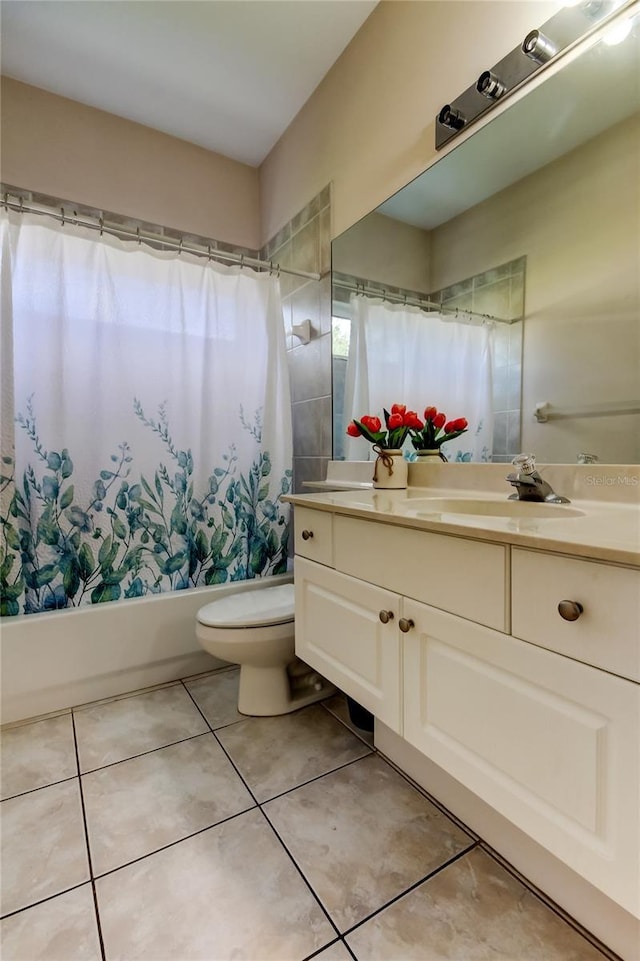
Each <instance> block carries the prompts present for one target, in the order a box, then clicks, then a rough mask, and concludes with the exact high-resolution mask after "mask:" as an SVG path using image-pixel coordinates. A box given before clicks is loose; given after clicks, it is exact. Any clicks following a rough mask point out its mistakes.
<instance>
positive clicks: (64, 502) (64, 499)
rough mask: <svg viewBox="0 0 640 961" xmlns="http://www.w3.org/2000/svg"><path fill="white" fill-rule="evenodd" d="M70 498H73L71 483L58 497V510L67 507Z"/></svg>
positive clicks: (70, 500)
mask: <svg viewBox="0 0 640 961" xmlns="http://www.w3.org/2000/svg"><path fill="white" fill-rule="evenodd" d="M72 500H73V484H69V486H68V487H67V489H66V491H65V492H64V494H63V495H62V497H61V498H60V510H64V509H65V507H68V506H69V504H70V503H71V502H72Z"/></svg>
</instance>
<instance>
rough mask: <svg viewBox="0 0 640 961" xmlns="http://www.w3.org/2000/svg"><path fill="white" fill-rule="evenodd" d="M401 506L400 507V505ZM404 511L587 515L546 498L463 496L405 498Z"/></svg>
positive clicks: (417, 513) (561, 517)
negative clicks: (516, 498) (500, 498)
mask: <svg viewBox="0 0 640 961" xmlns="http://www.w3.org/2000/svg"><path fill="white" fill-rule="evenodd" d="M396 509H398V508H396ZM399 509H400V510H402V513H406V514H412V515H415V516H417V517H425V516H428V515H429V514H477V515H479V516H481V517H487V516H489V517H536V518H548V519H550V520H551V519H555V520H565V518H568V517H584V511H581V510H578V509H577V508H576V507H569V506H567V505H566V504H546V503H544V502H542V501H510V500H507V499H506V498H505V500H503V501H495V500H480V499H478V500H475V499H473V498H463V497H416V498H412V499H409V500H407V501H405V502H404V503H403V505H402V507H401V508H399Z"/></svg>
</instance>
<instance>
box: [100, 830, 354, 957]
mask: <svg viewBox="0 0 640 961" xmlns="http://www.w3.org/2000/svg"><path fill="white" fill-rule="evenodd" d="M96 890H97V895H98V905H99V911H100V918H101V922H102V932H103V937H104V943H105V951H106V956H107V959H108V961H116V959H126V961H142V959H146V961H177V959H179V961H200V959H201V961H213V959H215V961H228V959H229V961H230V959H238V961H240V959H246V961H258V959H259V961H300V959H302V958H304V957H306V956H307V955H308V954H311V953H312V952H313V951H315V950H317V949H318V948H320V947H322V946H323V945H324V944H328V943H329V942H330V941H332V940H333V939H334V938H335V932H334V931H333V928H332V927H331V925H330V924H329V922H328V921H327V919H326V917H325V915H324V913H323V912H322V911H321V909H320V908H319V906H318V904H317V902H316V901H315V899H314V898H313V896H312V895H311V893H310V892H309V889H308V888H307V886H306V885H305V883H304V881H303V880H302V878H300V876H299V874H298V872H297V871H296V869H295V867H294V866H293V864H292V863H291V860H290V859H289V857H288V856H287V854H286V853H285V852H284V851H283V849H282V847H281V845H280V844H279V843H278V841H277V838H276V837H275V836H274V834H273V832H272V831H271V829H270V828H269V826H268V824H267V823H266V822H265V820H264V818H263V816H262V815H261V814H260V813H259V812H258V811H249V812H248V813H246V814H242V815H240V816H239V817H237V818H233V820H231V821H225V823H224V824H220V825H218V826H217V827H213V828H211V829H210V830H208V831H204V832H203V833H201V834H198V835H196V836H195V837H192V838H188V839H187V840H185V841H181V842H180V843H179V844H176V845H174V846H172V847H170V848H166V849H165V850H164V851H160V852H158V853H157V854H152V855H151V856H150V857H148V858H144V859H143V860H142V861H137V862H136V863H135V864H132V865H128V866H127V867H124V868H122V869H121V870H119V871H115V872H114V873H113V874H109V875H107V876H106V877H104V878H100V879H98V881H97V882H96Z"/></svg>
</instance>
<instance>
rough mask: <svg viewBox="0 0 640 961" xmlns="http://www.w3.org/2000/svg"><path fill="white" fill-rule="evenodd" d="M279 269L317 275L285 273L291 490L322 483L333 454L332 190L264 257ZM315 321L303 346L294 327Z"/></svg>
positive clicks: (273, 242) (320, 196)
mask: <svg viewBox="0 0 640 961" xmlns="http://www.w3.org/2000/svg"><path fill="white" fill-rule="evenodd" d="M260 255H261V257H262V258H263V259H264V260H270V261H273V263H274V264H279V265H280V266H281V267H294V268H296V269H297V270H305V271H309V272H310V273H319V274H320V275H321V279H320V280H319V281H317V280H305V278H304V277H294V276H291V275H290V274H282V275H281V278H280V284H281V289H282V297H283V307H284V316H285V329H286V331H287V350H288V358H289V376H290V378H291V395H292V415H293V489H294V492H296V493H300V492H302V491H303V488H302V484H303V482H304V481H306V480H323V479H324V478H325V476H326V471H327V462H328V461H329V460H330V459H331V451H332V436H331V435H332V415H331V409H332V402H331V273H330V271H331V187H330V185H328V186H327V187H325V188H324V190H323V191H322V192H321V193H319V194H318V195H317V196H316V197H314V198H313V200H311V201H310V202H309V203H308V204H307V205H306V207H304V208H303V210H301V211H300V212H299V213H298V214H296V216H295V217H294V218H293V219H292V220H291V221H290V222H289V223H288V224H286V225H285V226H284V227H283V228H282V230H280V231H279V232H278V233H277V234H276V236H275V237H272V238H271V240H269V242H268V243H267V244H266V245H265V246H264V247H263V248H262V250H261V252H260ZM304 320H310V321H311V339H310V341H309V343H308V344H303V343H302V342H301V341H300V339H299V338H298V337H296V336H295V335H294V334H292V327H293V326H294V325H296V324H300V323H302V321H304Z"/></svg>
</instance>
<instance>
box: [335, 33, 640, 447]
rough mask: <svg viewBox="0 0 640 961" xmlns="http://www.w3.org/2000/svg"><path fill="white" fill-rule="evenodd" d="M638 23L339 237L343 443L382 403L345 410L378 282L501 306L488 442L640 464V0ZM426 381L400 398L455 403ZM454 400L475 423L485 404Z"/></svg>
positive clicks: (558, 74) (445, 299)
mask: <svg viewBox="0 0 640 961" xmlns="http://www.w3.org/2000/svg"><path fill="white" fill-rule="evenodd" d="M619 19H620V18H618V19H617V20H616V23H619ZM631 23H632V27H631V32H630V33H629V35H628V36H627V37H626V38H625V39H623V40H622V42H619V43H616V44H615V45H614V44H609V43H607V42H604V41H605V40H607V39H611V38H610V37H608V36H607V34H605V33H603V36H602V37H600V38H592V39H591V40H589V41H585V42H584V43H583V44H582V45H581V47H580V52H579V55H577V54H576V55H574V56H568V57H566V58H565V64H564V65H563V63H562V62H560V63H559V64H558V65H557V67H558V68H557V69H556V70H550V71H549V72H548V74H547V76H546V78H545V77H544V76H542V77H541V78H540V82H539V83H537V84H531V89H530V90H529V91H528V92H527V93H526V95H524V96H522V97H520V98H516V99H514V102H513V104H512V105H510V106H509V105H508V104H507V103H505V105H504V109H503V110H501V111H500V112H499V113H497V114H496V115H495V117H494V118H493V119H491V120H490V121H489V122H488V123H487V124H485V125H484V126H482V127H480V128H479V129H478V130H477V132H476V133H474V134H472V135H470V136H469V137H468V138H467V139H466V140H464V141H463V142H461V143H460V144H459V145H458V146H455V147H454V148H453V149H451V150H449V151H448V152H447V153H446V154H445V155H444V156H442V157H441V158H439V159H437V161H436V162H435V163H434V164H433V165H432V166H431V167H429V168H428V169H427V170H426V171H425V172H424V173H423V174H422V175H421V176H419V177H418V178H417V179H416V180H414V181H413V182H412V183H410V184H408V185H407V186H406V187H405V188H403V189H402V190H400V191H399V192H398V193H397V194H395V195H394V196H393V197H392V198H390V199H389V200H387V201H386V202H385V203H383V204H382V205H381V206H380V207H378V208H377V209H376V210H375V211H373V212H372V213H370V214H369V215H368V216H366V217H364V218H363V219H362V220H361V221H359V222H358V223H357V224H355V225H354V226H353V227H352V228H350V229H349V230H348V231H346V232H345V233H344V234H342V235H340V236H339V237H338V238H337V239H336V240H335V241H334V242H333V244H332V280H333V304H334V310H333V314H334V321H333V354H334V357H333V374H334V457H335V458H336V459H340V458H343V457H345V451H346V456H347V459H355V458H356V457H357V458H363V457H367V456H368V454H367V446H368V445H366V443H365V442H364V441H363V440H361V439H360V440H359V441H358V444H361V445H363V446H362V451H361V453H358V454H354V453H353V448H351V453H350V452H349V448H348V447H347V448H345V438H344V434H345V429H346V425H347V424H348V423H349V421H350V419H351V418H352V417H353V416H354V415H356V416H361V415H362V414H364V413H375V414H378V415H380V414H381V411H379V410H370V411H365V410H357V411H355V412H354V411H353V410H346V411H345V410H344V409H343V408H344V381H345V371H346V369H347V363H348V362H347V355H348V352H349V340H350V329H351V316H352V312H357V311H358V306H357V305H356V304H355V301H354V298H356V299H357V298H358V297H363V296H364V297H366V298H368V299H369V300H372V299H373V302H374V303H378V304H380V303H386V304H388V305H394V304H395V305H396V310H397V309H398V305H400V306H401V307H402V306H403V305H404V304H405V302H406V304H407V305H411V304H419V303H421V302H423V301H425V300H428V301H430V302H432V303H435V304H436V305H441V308H444V309H441V315H442V316H445V317H452V316H453V309H454V308H458V310H459V311H461V312H464V311H473V312H474V314H485V315H491V316H492V317H494V318H496V320H495V321H493V322H491V323H490V324H489V326H491V327H492V334H491V336H492V346H491V375H490V376H491V383H492V387H491V409H490V416H491V418H492V426H493V433H492V440H491V449H490V452H489V456H488V457H486V458H483V459H488V460H492V461H497V462H509V461H510V460H511V458H512V456H514V454H517V453H519V452H520V451H522V450H525V451H532V452H533V453H534V454H535V456H536V458H537V460H538V461H540V462H542V463H576V462H582V463H585V462H586V463H588V462H590V459H591V458H594V459H597V460H598V461H599V462H601V463H609V464H620V463H640V416H639V415H640V323H639V309H638V308H639V279H638V275H639V272H640V271H639V251H640V241H639V234H640V231H639V210H640V207H639V193H640V179H639V172H640V112H639V110H640V82H639V64H640V17H639V16H636V18H635V20H634V21H632V22H631ZM376 298H377V300H376ZM412 309H413V311H414V312H418V313H419V315H420V316H421V317H423V318H427V319H428V318H429V316H430V314H431V316H433V311H432V310H431V311H428V310H420V309H419V308H418V307H413V308H412ZM395 316H396V314H394V311H393V309H390V310H388V323H389V342H392V340H393V333H394V332H393V324H394V317H395ZM458 320H462V321H463V322H465V323H466V322H469V323H476V324H477V323H478V322H479V318H478V317H474V315H473V314H469V315H467V314H464V313H460V315H459V318H458ZM354 323H355V321H354ZM354 329H355V328H354ZM385 330H386V328H385ZM407 347H408V348H409V345H407ZM410 349H415V348H410ZM450 362H451V356H449V357H441V358H440V364H441V366H443V367H447V366H448V365H449V364H450ZM349 364H351V365H352V367H351V374H350V375H349V376H351V375H352V374H353V371H354V370H356V371H359V368H358V366H357V364H356V360H355V357H354V356H353V350H352V357H351V360H350V361H349ZM387 369H388V370H390V369H391V367H388V368H387ZM359 373H361V371H359ZM427 380H428V378H426V377H425V383H424V384H423V385H421V391H420V394H421V397H422V399H420V397H418V398H416V399H414V400H413V401H411V400H410V399H409V398H406V399H405V398H401V397H396V396H393V397H389V398H388V404H389V405H390V404H392V403H394V402H398V403H403V402H406V403H408V404H409V406H415V408H416V409H417V410H418V412H419V413H420V415H421V414H422V409H423V408H424V407H425V406H426V405H431V404H433V405H435V406H438V399H437V398H436V397H434V396H433V395H432V394H431V393H430V385H429V383H428V382H426V381H427ZM414 397H415V395H414ZM447 413H448V414H450V415H451V416H456V417H458V416H466V417H467V419H468V420H469V422H470V427H471V424H472V421H473V414H474V412H473V411H472V410H457V409H454V410H451V411H447ZM452 443H453V442H452Z"/></svg>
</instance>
